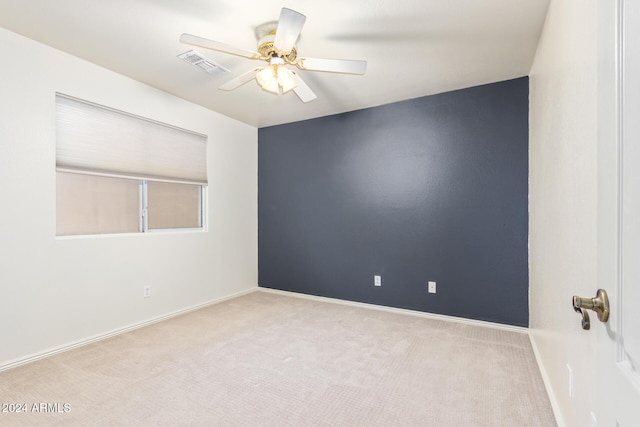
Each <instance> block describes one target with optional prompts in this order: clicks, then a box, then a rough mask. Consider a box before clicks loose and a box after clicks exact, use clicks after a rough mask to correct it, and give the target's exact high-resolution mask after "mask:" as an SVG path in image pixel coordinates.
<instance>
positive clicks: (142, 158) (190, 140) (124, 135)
mask: <svg viewBox="0 0 640 427" xmlns="http://www.w3.org/2000/svg"><path fill="white" fill-rule="evenodd" d="M56 125H57V126H56V169H57V170H58V171H62V172H76V173H87V174H93V175H105V176H116V177H127V178H139V179H148V180H157V181H168V182H183V183H193V184H203V185H204V184H206V183H207V162H206V147H207V138H206V136H204V135H200V134H197V133H194V132H190V131H187V130H184V129H180V128H177V127H173V126H170V125H167V124H164V123H160V122H157V121H153V120H149V119H145V118H143V117H139V116H135V115H131V114H127V113H123V112H121V111H118V110H114V109H111V108H107V107H103V106H100V105H97V104H93V103H89V102H86V101H81V100H78V99H76V98H72V97H68V96H66V95H62V94H56Z"/></svg>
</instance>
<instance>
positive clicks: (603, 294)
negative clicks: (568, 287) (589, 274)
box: [571, 289, 609, 330]
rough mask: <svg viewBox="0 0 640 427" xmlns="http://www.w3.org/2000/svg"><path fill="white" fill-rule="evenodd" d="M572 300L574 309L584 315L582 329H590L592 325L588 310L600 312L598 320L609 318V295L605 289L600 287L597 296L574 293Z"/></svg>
mask: <svg viewBox="0 0 640 427" xmlns="http://www.w3.org/2000/svg"><path fill="white" fill-rule="evenodd" d="M571 302H572V303H573V309H574V310H575V311H576V312H578V313H580V314H581V315H582V329H585V330H589V329H590V327H591V322H590V320H589V313H588V312H587V310H593V311H595V312H596V313H597V314H598V320H600V321H601V322H602V323H606V322H607V320H609V297H608V296H607V291H605V290H604V289H598V292H597V293H596V296H595V298H582V297H578V296H575V295H574V296H573V299H572V300H571Z"/></svg>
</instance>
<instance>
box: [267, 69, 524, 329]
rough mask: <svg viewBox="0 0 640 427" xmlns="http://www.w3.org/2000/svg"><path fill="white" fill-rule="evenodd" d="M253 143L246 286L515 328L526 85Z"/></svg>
mask: <svg viewBox="0 0 640 427" xmlns="http://www.w3.org/2000/svg"><path fill="white" fill-rule="evenodd" d="M258 141H259V143H258V176H259V178H258V188H259V190H258V194H259V195H258V211H259V213H258V224H259V225H258V235H259V238H258V241H259V244H258V252H259V257H258V259H259V261H258V264H259V284H260V286H262V287H269V288H276V289H282V290H288V291H295V292H301V293H306V294H313V295H320V296H327V297H332V298H341V299H346V300H352V301H360V302H367V303H373V304H380V305H386V306H392V307H399V308H408V309H413V310H420V311H426V312H432V313H440V314H446V315H452V316H459V317H466V318H471V319H478V320H487V321H493V322H499V323H506V324H512V325H519V326H527V325H528V319H529V317H528V264H527V227H528V211H527V209H528V208H527V203H528V202H527V175H528V153H527V150H528V79H527V78H520V79H516V80H510V81H506V82H500V83H495V84H490V85H485V86H479V87H474V88H469V89H464V90H460V91H455V92H450V93H444V94H439V95H434V96H429V97H424V98H418V99H413V100H409V101H404V102H399V103H395V104H390V105H385V106H381V107H376V108H371V109H366V110H360V111H355V112H350V113H345V114H340V115H335V116H329V117H324V118H319V119H315V120H309V121H303V122H297V123H291V124H287V125H281V126H274V127H268V128H262V129H260V130H259V134H258ZM374 275H381V276H382V286H381V287H374V285H373V276H374ZM429 280H432V281H436V282H437V293H436V294H429V293H427V291H426V284H427V281H429Z"/></svg>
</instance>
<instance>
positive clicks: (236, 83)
mask: <svg viewBox="0 0 640 427" xmlns="http://www.w3.org/2000/svg"><path fill="white" fill-rule="evenodd" d="M260 70H262V68H261V67H258V68H254V69H253V70H249V71H247V72H246V73H243V74H240V75H239V76H238V77H236V78H235V79H231V80H229V81H228V82H226V83H225V84H223V85H222V86H220V87H219V88H218V89H221V90H234V89H236V88H238V87H240V86H242V85H243V84H245V83H248V82H250V81H251V80H253V79H255V78H256V74H258V71H260Z"/></svg>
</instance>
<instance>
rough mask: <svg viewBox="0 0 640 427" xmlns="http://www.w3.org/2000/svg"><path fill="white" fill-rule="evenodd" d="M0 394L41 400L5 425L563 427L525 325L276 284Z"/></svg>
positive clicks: (75, 354) (73, 359)
mask: <svg viewBox="0 0 640 427" xmlns="http://www.w3.org/2000/svg"><path fill="white" fill-rule="evenodd" d="M0 402H2V403H3V404H6V403H13V404H22V403H25V404H26V405H27V409H28V411H27V413H13V414H8V413H0V425H2V426H22V425H47V426H56V425H59V426H439V427H441V426H455V427H459V426H508V427H514V426H555V425H556V424H555V421H554V418H553V413H552V410H551V406H550V403H549V400H548V398H547V396H546V393H545V389H544V386H543V383H542V379H541V377H540V373H539V371H538V368H537V365H536V363H535V359H534V356H533V352H532V349H531V346H530V344H529V340H528V338H527V336H526V335H525V334H521V333H517V332H511V331H504V330H497V329H492V328H485V327H480V326H470V325H465V324H461V323H454V322H444V321H438V320H431V319H425V318H422V317H417V316H411V315H404V314H397V313H389V312H384V311H379V310H372V309H367V308H356V307H351V306H346V305H340V304H333V303H325V302H318V301H312V300H308V299H301V298H294V297H289V296H282V295H275V294H270V293H266V292H254V293H251V294H249V295H245V296H242V297H239V298H236V299H233V300H230V301H226V302H223V303H220V304H217V305H214V306H211V307H208V308H205V309H202V310H199V311H195V312H192V313H189V314H186V315H183V316H180V317H176V318H173V319H170V320H167V321H164V322H161V323H157V324H155V325H152V326H148V327H145V328H142V329H138V330H135V331H133V332H129V333H126V334H122V335H119V336H116V337H114V338H110V339H108V340H104V341H100V342H97V343H94V344H91V345H88V346H84V347H81V348H78V349H75V350H72V351H68V352H65V353H61V354H58V355H56V356H53V357H50V358H47V359H43V360H40V361H37V362H34V363H31V364H28V365H25V366H22V367H18V368H15V369H12V370H8V371H5V372H2V373H0ZM40 403H44V404H45V406H41V405H38V404H40ZM34 404H36V405H37V408H39V409H45V410H49V411H59V412H53V413H52V412H35V411H34V410H33V407H34V406H33V405H34ZM46 404H49V406H47V405H46ZM56 404H57V407H56ZM65 411H66V412H65Z"/></svg>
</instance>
